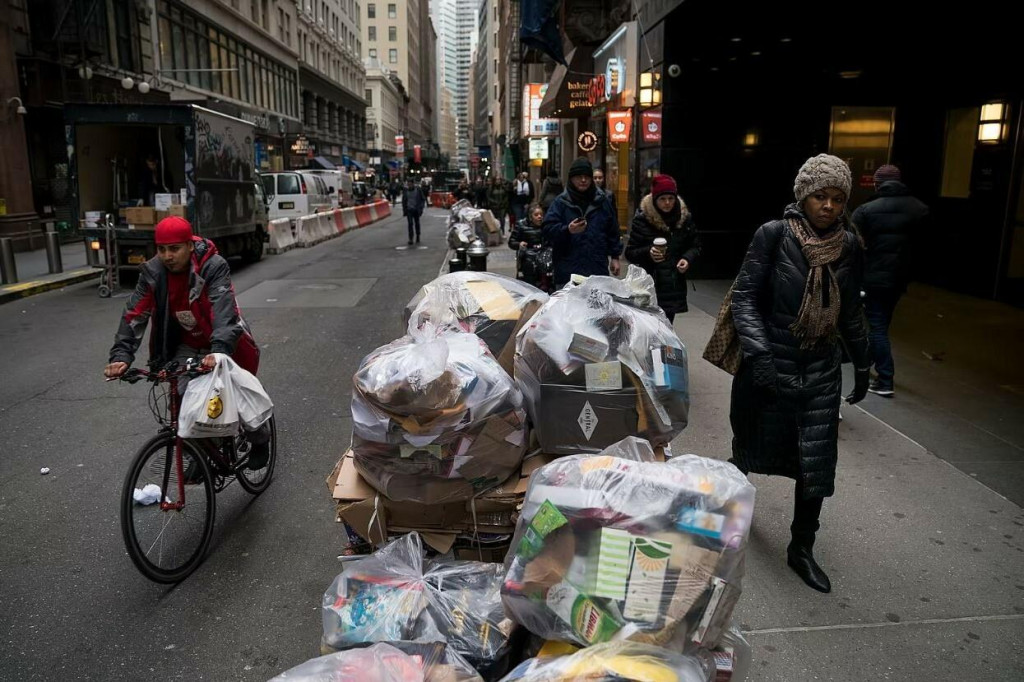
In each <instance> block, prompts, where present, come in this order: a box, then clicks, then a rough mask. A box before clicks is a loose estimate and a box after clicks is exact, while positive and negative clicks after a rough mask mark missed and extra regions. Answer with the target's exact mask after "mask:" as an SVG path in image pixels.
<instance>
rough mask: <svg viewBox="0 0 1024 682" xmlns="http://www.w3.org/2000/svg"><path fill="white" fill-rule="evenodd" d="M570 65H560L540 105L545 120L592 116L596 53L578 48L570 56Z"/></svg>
mask: <svg viewBox="0 0 1024 682" xmlns="http://www.w3.org/2000/svg"><path fill="white" fill-rule="evenodd" d="M568 62H569V66H568V67H566V66H563V65H561V64H558V65H557V66H555V70H554V72H553V73H552V74H551V80H550V81H549V82H548V89H547V92H545V93H544V99H542V100H541V102H540V116H541V118H584V117H587V116H589V115H590V106H591V105H590V79H591V78H592V77H593V71H594V53H593V51H592V50H590V49H588V48H585V47H577V48H573V49H572V50H570V52H569V54H568Z"/></svg>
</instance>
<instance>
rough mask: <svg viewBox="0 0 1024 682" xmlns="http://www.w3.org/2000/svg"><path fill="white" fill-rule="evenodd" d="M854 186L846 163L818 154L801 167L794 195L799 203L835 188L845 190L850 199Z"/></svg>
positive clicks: (835, 157)
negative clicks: (813, 195) (827, 189)
mask: <svg viewBox="0 0 1024 682" xmlns="http://www.w3.org/2000/svg"><path fill="white" fill-rule="evenodd" d="M852 184H853V180H852V178H851V177H850V167H849V166H848V165H846V162H845V161H843V160H842V159H840V158H839V157H838V156H832V155H831V154H818V155H817V156H814V157H811V158H810V159H807V161H806V162H804V165H803V166H801V167H800V172H799V173H797V174H796V182H795V183H794V184H793V194H794V195H796V200H797V201H803V200H804V199H806V198H807V197H808V196H810V195H811V194H814V193H815V192H817V191H818V190H819V189H825V188H826V187H835V188H836V189H841V190H843V193H844V194H846V198H847V199H849V198H850V186H851V185H852Z"/></svg>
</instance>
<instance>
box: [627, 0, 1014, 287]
mask: <svg viewBox="0 0 1024 682" xmlns="http://www.w3.org/2000/svg"><path fill="white" fill-rule="evenodd" d="M895 5H896V3H890V4H887V5H878V6H863V7H854V6H849V7H846V6H844V7H842V8H829V7H826V6H823V5H821V4H818V3H809V2H803V1H800V2H792V3H784V4H781V5H780V4H775V5H767V4H762V5H760V6H753V5H752V4H746V5H743V6H742V9H737V6H736V5H735V4H732V3H711V2H686V3H683V4H682V5H680V6H679V7H677V8H676V9H675V10H673V11H672V12H671V13H670V14H669V15H668V16H667V17H666V18H665V20H664V26H663V27H660V30H663V32H664V33H663V34H661V35H662V37H661V38H657V39H658V40H659V41H660V40H662V39H663V40H664V51H663V55H664V60H663V62H662V64H661V67H660V73H661V74H662V78H663V82H664V95H663V97H664V105H663V115H664V124H663V133H662V147H661V154H660V168H661V170H662V172H665V173H669V174H671V175H673V176H675V177H676V179H677V180H678V181H679V186H680V191H681V192H682V193H683V196H684V199H685V200H686V201H687V203H688V204H690V207H691V208H692V210H693V212H694V216H695V218H696V220H697V224H698V225H699V226H700V228H701V229H702V230H705V231H707V237H706V238H705V243H706V248H705V254H706V255H705V258H704V259H703V267H702V272H701V273H700V274H702V275H703V276H712V277H731V276H732V275H733V274H735V272H736V268H737V267H738V264H739V261H740V259H741V258H742V255H743V252H744V250H745V248H746V245H747V243H748V241H749V239H750V236H751V234H752V233H753V232H754V230H755V229H756V228H757V227H758V226H759V225H761V224H762V223H764V222H766V221H767V220H770V219H773V218H776V217H779V216H780V215H781V214H782V210H783V208H784V206H785V205H786V204H787V203H788V202H790V201H792V200H793V194H792V187H793V179H794V176H795V174H796V171H797V169H798V168H799V166H800V165H801V163H802V162H803V161H804V160H805V159H806V158H807V157H809V156H811V155H814V154H818V153H821V152H829V151H831V152H832V153H836V154H837V155H839V156H842V157H843V158H846V159H848V160H849V161H850V162H851V167H852V168H853V172H854V184H855V186H856V187H858V189H857V190H855V191H854V194H853V197H852V202H851V204H852V205H851V210H852V209H853V208H856V206H857V205H859V203H862V202H863V201H865V200H866V199H868V198H869V197H870V194H871V184H870V180H869V176H870V174H871V172H872V169H873V168H876V167H877V166H878V165H881V164H883V163H895V164H896V165H898V166H899V167H900V168H901V169H902V171H903V178H904V180H905V182H906V184H907V185H908V186H909V187H910V189H911V191H912V192H913V193H914V194H915V195H917V196H918V197H920V198H921V199H922V200H923V201H925V202H926V203H927V204H928V205H929V206H930V207H931V212H932V219H931V223H930V225H929V227H928V229H927V230H926V231H925V233H924V234H921V235H919V238H918V239H917V242H916V244H915V251H914V254H915V273H916V276H917V278H918V279H920V280H922V281H926V282H929V283H932V284H936V285H939V286H943V287H946V288H949V289H953V290H956V291H960V292H964V293H969V294H973V295H977V296H984V297H995V298H1000V299H1003V300H1007V301H1011V302H1014V303H1016V304H1018V305H1020V304H1024V196H1022V192H1021V166H1022V160H1024V154H1022V152H1024V149H1022V143H1021V115H1020V114H1021V107H1022V104H1024V80H1022V79H1021V70H1020V59H1019V54H1015V51H1016V48H1015V47H1014V46H1015V45H1017V44H1019V36H1018V34H1019V30H1018V29H1016V28H1014V27H1012V26H1011V25H1010V24H1011V22H1009V21H1008V20H1006V18H1005V17H1004V18H1003V20H1002V21H1000V20H999V18H998V17H992V18H993V19H994V20H993V21H992V22H991V23H989V24H988V25H985V26H980V25H972V23H973V21H974V19H975V17H978V18H979V19H981V18H983V17H986V16H990V15H987V14H985V13H984V12H980V13H974V12H973V10H968V9H964V10H957V13H956V14H954V13H944V14H941V15H940V13H939V12H938V11H934V10H929V9H926V8H924V7H921V8H920V9H916V10H914V11H912V10H910V9H907V8H896V9H894V6H895ZM923 12H927V13H928V16H925V15H924V14H922V13H923ZM960 15H967V16H960ZM640 52H641V55H642V56H644V57H645V58H646V54H645V51H644V47H643V45H641V49H640ZM676 74H678V75H676Z"/></svg>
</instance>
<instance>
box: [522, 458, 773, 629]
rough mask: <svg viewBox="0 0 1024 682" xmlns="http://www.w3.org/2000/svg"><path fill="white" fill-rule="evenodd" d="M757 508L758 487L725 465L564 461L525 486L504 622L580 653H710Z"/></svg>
mask: <svg viewBox="0 0 1024 682" xmlns="http://www.w3.org/2000/svg"><path fill="white" fill-rule="evenodd" d="M753 509H754V486H753V485H751V484H750V483H749V482H748V481H747V479H746V477H745V476H743V474H742V473H740V471H739V470H738V469H736V467H734V466H733V465H732V464H729V463H728V462H722V461H719V460H714V459H706V458H703V457H697V456H696V455H682V456H678V457H674V458H673V459H672V460H670V461H668V462H665V463H658V462H637V461H632V460H627V459H621V458H618V457H607V456H598V457H594V456H587V455H577V456H570V457H563V458H561V459H558V460H556V461H554V462H552V463H550V464H547V465H545V466H544V467H541V468H540V469H538V470H537V471H536V472H534V473H533V476H532V477H531V478H530V485H529V488H528V489H527V492H526V500H525V502H524V505H523V510H522V514H521V515H520V518H519V522H518V525H517V527H516V533H515V536H514V537H513V539H512V544H511V550H510V552H509V555H508V557H507V558H506V566H507V568H508V573H507V575H506V577H505V583H504V585H503V586H502V598H503V601H504V603H505V608H506V611H507V612H508V614H509V615H510V616H511V617H512V618H513V619H514V620H515V621H516V622H518V623H520V624H521V625H523V626H525V627H526V628H527V629H528V630H530V631H531V632H533V633H534V634H536V635H538V636H540V637H543V638H545V639H551V640H560V641H565V642H570V643H574V644H577V645H579V646H590V645H592V644H597V643H600V642H606V641H609V640H612V639H630V640H633V641H640V642H645V643H650V644H655V645H659V646H662V645H666V644H668V643H669V642H675V643H680V644H681V643H686V642H692V643H693V644H695V645H698V646H700V647H702V648H705V649H711V648H713V647H714V646H715V645H716V644H718V642H719V639H720V638H721V636H722V633H723V632H724V630H725V629H726V628H727V627H728V624H729V619H730V616H731V615H732V610H733V606H734V605H735V603H736V600H737V599H738V598H739V595H740V592H741V578H742V576H743V570H744V556H745V553H746V545H747V537H748V534H749V530H750V519H751V516H752V515H753ZM680 648H681V647H680Z"/></svg>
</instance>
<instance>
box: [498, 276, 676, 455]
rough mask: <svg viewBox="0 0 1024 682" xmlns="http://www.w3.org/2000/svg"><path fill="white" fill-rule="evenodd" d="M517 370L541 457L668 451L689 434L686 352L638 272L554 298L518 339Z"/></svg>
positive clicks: (592, 280)
mask: <svg viewBox="0 0 1024 682" xmlns="http://www.w3.org/2000/svg"><path fill="white" fill-rule="evenodd" d="M514 364H515V377H516V383H517V384H518V385H519V387H520V388H521V389H522V391H523V396H524V398H525V400H526V409H527V412H528V413H529V415H530V418H531V420H532V422H533V426H534V429H535V430H536V434H537V437H538V440H539V441H540V446H541V449H542V450H543V451H544V452H549V453H555V454H577V453H581V452H599V451H600V450H602V449H604V448H605V447H607V446H609V445H611V444H613V443H615V442H617V441H619V440H621V439H622V438H625V437H626V436H640V437H642V438H645V439H647V440H649V441H650V442H651V443H653V444H654V445H665V444H666V443H668V442H669V441H671V440H672V438H674V437H675V436H676V435H678V434H679V433H680V432H681V431H682V430H683V429H684V428H685V427H686V423H687V420H688V417H689V407H690V394H689V374H688V369H687V354H686V348H685V346H684V345H683V343H682V341H680V340H679V337H678V336H677V335H676V333H675V331H674V329H673V328H672V325H671V324H670V323H669V321H668V318H666V317H665V314H664V313H663V312H662V311H661V309H660V308H658V307H657V298H656V295H655V293H654V281H653V280H652V279H651V277H650V275H648V274H647V273H646V272H644V271H643V269H641V268H638V267H636V266H633V265H631V266H630V267H629V271H628V273H627V276H626V278H625V279H622V280H619V279H616V278H614V277H590V278H588V279H586V280H585V281H583V283H581V284H579V285H577V286H572V285H570V286H568V287H566V288H565V289H563V290H562V291H560V292H557V293H556V294H555V295H554V296H552V297H551V298H550V300H548V302H547V303H546V304H545V305H544V306H543V307H542V308H541V309H540V311H539V312H538V313H537V314H536V315H534V316H533V318H532V319H531V320H530V322H529V323H528V324H527V325H526V326H525V327H523V329H522V331H520V332H519V334H518V336H517V339H516V354H515V363H514Z"/></svg>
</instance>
